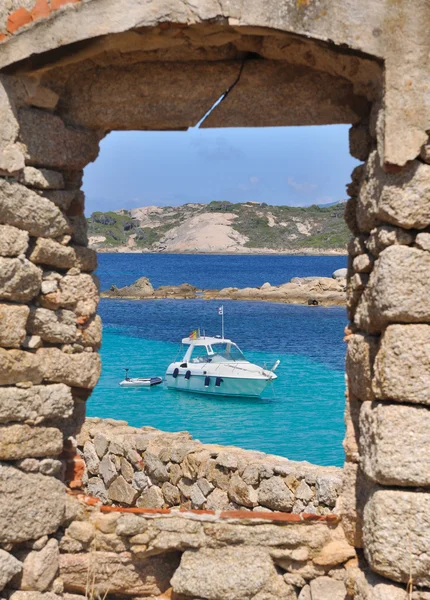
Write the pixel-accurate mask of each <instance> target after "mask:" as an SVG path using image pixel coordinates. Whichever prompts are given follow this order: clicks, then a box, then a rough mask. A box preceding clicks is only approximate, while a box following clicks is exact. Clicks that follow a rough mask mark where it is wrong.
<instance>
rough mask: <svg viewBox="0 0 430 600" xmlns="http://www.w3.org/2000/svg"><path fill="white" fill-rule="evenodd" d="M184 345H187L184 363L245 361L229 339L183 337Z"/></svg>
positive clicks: (235, 345)
mask: <svg viewBox="0 0 430 600" xmlns="http://www.w3.org/2000/svg"><path fill="white" fill-rule="evenodd" d="M182 344H183V345H184V346H188V347H187V349H186V352H185V354H184V357H183V359H182V362H184V363H223V362H229V363H230V362H238V361H246V358H245V356H244V355H243V354H242V352H241V350H240V349H239V347H238V346H237V344H235V343H234V342H232V341H231V340H227V339H225V338H221V337H206V336H203V337H199V338H197V339H191V338H189V337H188V338H184V339H183V340H182Z"/></svg>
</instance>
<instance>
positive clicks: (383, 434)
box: [342, 126, 430, 599]
mask: <svg viewBox="0 0 430 600" xmlns="http://www.w3.org/2000/svg"><path fill="white" fill-rule="evenodd" d="M368 135H369V136H370V137H372V135H373V136H374V135H375V131H374V129H373V130H372V126H370V127H369V129H368ZM373 140H374V141H373V144H370V145H369V148H368V149H369V150H370V154H369V156H368V158H367V161H366V163H365V164H363V165H361V166H359V167H357V168H356V169H355V171H354V173H353V177H352V183H351V184H350V186H349V192H350V194H351V199H350V200H349V202H348V207H347V213H346V220H347V222H348V224H349V226H350V228H351V230H352V232H353V234H354V236H355V237H354V238H353V239H352V240H351V243H350V247H349V253H350V259H349V275H348V290H347V294H348V313H349V318H350V325H349V327H348V328H347V330H346V334H347V335H346V339H347V341H348V351H347V359H346V367H347V380H348V394H347V409H346V421H347V437H346V440H345V450H346V455H347V461H346V463H345V469H344V472H345V484H344V490H343V493H342V506H343V508H342V512H343V523H344V527H345V531H346V533H347V537H348V539H349V541H350V542H351V543H353V544H354V545H355V546H356V547H362V548H363V549H364V555H365V557H366V559H367V561H368V564H369V566H370V568H371V569H372V571H374V572H375V573H377V574H379V575H381V576H384V577H386V578H389V579H390V580H392V581H395V582H398V583H399V584H400V583H402V582H403V584H406V583H407V582H408V581H409V580H410V578H412V580H413V583H414V585H415V586H417V587H418V589H420V588H421V589H423V591H422V594H423V595H420V592H416V594H417V595H415V596H414V597H417V598H418V597H419V598H427V597H428V594H429V593H430V592H429V590H428V589H427V591H425V589H426V588H429V587H430V579H429V577H428V573H429V570H430V555H429V553H428V550H427V546H428V538H429V536H430V529H429V528H428V527H427V525H426V524H427V523H428V519H429V514H430V513H429V506H430V504H429V494H428V490H427V488H428V486H429V484H430V478H429V473H428V460H427V447H428V427H427V425H428V421H429V419H430V413H429V411H428V404H429V400H428V384H429V375H430V354H429V341H430V325H429V323H430V304H429V297H430V296H429V293H430V279H429V277H428V273H429V266H430V228H429V227H430V201H429V190H430V155H429V153H428V146H426V145H425V146H424V147H423V149H422V152H421V154H420V156H417V157H416V159H415V160H413V161H411V162H410V163H408V165H407V166H406V167H404V168H402V169H400V168H394V167H391V168H389V167H385V168H384V166H383V165H381V160H380V157H379V155H378V153H377V151H376V150H375V145H376V142H375V139H374V137H373ZM351 149H352V153H353V154H354V155H355V156H357V158H360V159H364V158H366V155H365V153H363V152H362V149H361V147H358V146H357V144H356V140H355V139H354V137H352V138H351ZM357 586H358V587H357V594H358V598H360V599H361V598H378V599H380V598H381V599H388V598H390V599H391V598H397V597H398V598H402V597H403V594H404V593H405V592H404V589H405V587H404V585H403V586H400V585H399V586H398V587H397V586H393V585H390V584H389V582H388V581H386V580H384V579H382V578H378V577H377V576H375V575H370V574H368V575H363V576H362V578H361V582H360V583H359V584H357ZM402 590H403V591H402ZM396 594H398V595H396Z"/></svg>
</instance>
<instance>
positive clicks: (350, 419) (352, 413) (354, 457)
mask: <svg viewBox="0 0 430 600" xmlns="http://www.w3.org/2000/svg"><path fill="white" fill-rule="evenodd" d="M360 408H361V401H360V400H358V398H356V396H354V394H353V393H352V392H351V391H348V393H347V399H346V404H345V425H346V431H345V438H344V440H343V448H344V450H345V454H346V458H347V460H349V461H352V462H358V461H359V450H358V442H359V439H360V428H359V414H360Z"/></svg>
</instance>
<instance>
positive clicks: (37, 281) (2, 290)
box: [0, 258, 42, 302]
mask: <svg viewBox="0 0 430 600" xmlns="http://www.w3.org/2000/svg"><path fill="white" fill-rule="evenodd" d="M41 285H42V270H41V269H39V267H36V265H33V263H31V262H30V261H29V260H27V259H26V258H24V259H20V258H0V299H2V300H12V301H15V302H28V301H29V300H32V298H34V297H35V296H37V294H38V293H39V291H40V286H41Z"/></svg>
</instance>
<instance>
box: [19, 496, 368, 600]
mask: <svg viewBox="0 0 430 600" xmlns="http://www.w3.org/2000/svg"><path fill="white" fill-rule="evenodd" d="M69 502H70V504H71V507H72V508H71V510H70V513H71V518H70V520H69V521H68V522H67V524H66V526H65V528H64V531H63V532H62V533H61V536H60V539H59V551H60V554H59V557H58V565H59V581H61V585H62V587H63V590H64V592H66V593H73V594H77V595H78V596H76V600H77V599H78V598H83V596H81V594H85V593H87V594H89V592H90V591H91V590H89V589H88V587H89V585H88V582H89V581H90V588H92V590H93V591H94V592H95V593H97V594H99V596H100V597H103V594H105V593H109V596H110V597H116V596H117V595H118V596H119V597H136V596H138V597H148V596H149V597H151V598H159V599H160V600H161V598H176V599H178V600H179V599H182V600H187V599H189V600H191V599H196V600H197V599H198V598H210V599H212V600H216V599H224V598H225V599H227V598H228V599H229V600H246V599H249V600H250V599H251V598H252V599H255V600H263V599H265V600H278V599H280V598H282V599H284V600H297V598H300V600H303V599H309V600H338V599H339V600H340V599H342V600H345V599H347V598H351V597H352V593H353V587H354V580H355V578H356V576H357V571H358V569H357V560H356V558H355V551H354V548H353V547H352V546H350V545H349V544H348V542H347V541H346V540H345V536H344V533H343V530H342V528H341V526H340V525H339V524H338V523H337V522H336V517H335V516H334V515H330V516H329V517H314V519H315V520H311V519H312V516H311V515H309V517H308V518H306V519H303V518H301V517H300V516H299V515H285V514H276V513H272V514H267V513H248V515H249V516H248V517H247V518H244V517H243V516H242V518H241V519H240V520H238V518H237V517H238V515H235V514H234V513H224V514H223V513H221V514H220V515H215V514H210V512H209V511H199V513H198V514H197V513H187V512H179V511H174V510H171V511H169V510H164V511H163V510H162V509H158V510H156V509H153V510H152V512H151V510H150V509H143V508H142V509H118V508H115V507H106V506H102V507H101V508H99V507H95V508H90V507H85V506H84V505H83V504H79V502H78V501H77V500H75V499H74V498H70V500H69ZM121 511H122V512H121ZM72 514H73V516H72ZM31 566H32V565H31ZM31 566H30V565H29V568H28V571H27V572H24V577H29V576H30V569H31ZM21 594H22V593H16V594H12V596H11V598H12V599H13V600H20V599H22V600H24V598H22V596H21Z"/></svg>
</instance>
